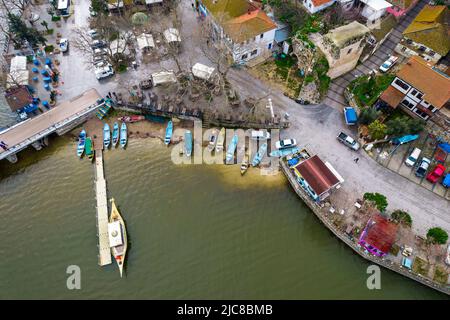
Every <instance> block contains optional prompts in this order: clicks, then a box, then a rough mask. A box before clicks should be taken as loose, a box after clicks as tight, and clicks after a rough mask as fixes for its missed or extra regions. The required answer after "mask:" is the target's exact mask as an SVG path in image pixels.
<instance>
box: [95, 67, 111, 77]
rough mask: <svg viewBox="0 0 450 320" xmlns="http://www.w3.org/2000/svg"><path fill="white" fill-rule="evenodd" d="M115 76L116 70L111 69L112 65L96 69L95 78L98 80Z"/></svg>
mask: <svg viewBox="0 0 450 320" xmlns="http://www.w3.org/2000/svg"><path fill="white" fill-rule="evenodd" d="M113 74H114V69H113V68H112V67H111V65H108V66H106V67H102V68H96V69H95V77H96V78H97V80H100V79H103V78H107V77H109V76H112V75H113Z"/></svg>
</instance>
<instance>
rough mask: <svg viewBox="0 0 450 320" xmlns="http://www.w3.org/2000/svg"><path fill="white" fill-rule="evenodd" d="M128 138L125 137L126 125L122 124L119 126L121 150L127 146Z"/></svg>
mask: <svg viewBox="0 0 450 320" xmlns="http://www.w3.org/2000/svg"><path fill="white" fill-rule="evenodd" d="M127 142H128V136H127V124H126V123H125V122H122V125H121V126H120V147H121V148H122V149H123V148H125V146H126V145H127Z"/></svg>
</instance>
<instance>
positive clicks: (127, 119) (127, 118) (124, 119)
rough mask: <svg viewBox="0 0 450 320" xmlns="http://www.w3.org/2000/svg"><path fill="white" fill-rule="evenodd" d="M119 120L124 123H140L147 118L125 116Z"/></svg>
mask: <svg viewBox="0 0 450 320" xmlns="http://www.w3.org/2000/svg"><path fill="white" fill-rule="evenodd" d="M117 120H119V121H122V122H138V121H142V120H145V116H139V115H131V116H123V117H120V118H118V119H117Z"/></svg>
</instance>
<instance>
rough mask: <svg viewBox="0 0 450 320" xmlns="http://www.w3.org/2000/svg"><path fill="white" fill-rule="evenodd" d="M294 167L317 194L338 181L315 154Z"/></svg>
mask: <svg viewBox="0 0 450 320" xmlns="http://www.w3.org/2000/svg"><path fill="white" fill-rule="evenodd" d="M295 168H296V169H297V171H298V172H299V173H300V174H301V175H302V177H303V178H304V179H305V180H306V182H308V184H309V185H310V186H311V188H312V189H313V190H314V192H315V193H316V194H317V195H321V194H322V193H324V192H326V191H328V190H329V189H331V188H332V187H333V186H335V185H336V184H338V183H339V179H338V178H337V177H336V176H335V175H334V173H333V172H331V170H330V169H328V167H327V166H326V165H325V163H324V162H323V161H322V160H321V159H320V158H319V157H318V156H317V155H315V156H313V157H311V158H309V159H308V160H305V161H303V162H300V163H299V164H297V165H296V166H295Z"/></svg>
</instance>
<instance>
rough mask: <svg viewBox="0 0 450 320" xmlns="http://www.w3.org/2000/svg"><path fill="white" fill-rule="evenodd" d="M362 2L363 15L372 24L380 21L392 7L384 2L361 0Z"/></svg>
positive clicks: (379, 0)
mask: <svg viewBox="0 0 450 320" xmlns="http://www.w3.org/2000/svg"><path fill="white" fill-rule="evenodd" d="M360 1H361V2H362V3H364V8H363V10H362V12H361V14H362V15H363V16H364V17H365V18H366V19H367V20H368V21H370V22H372V23H373V22H374V21H375V20H377V19H380V18H381V17H382V16H383V15H384V14H385V13H386V10H387V9H388V8H390V7H392V4H390V3H389V2H387V1H384V0H360Z"/></svg>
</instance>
